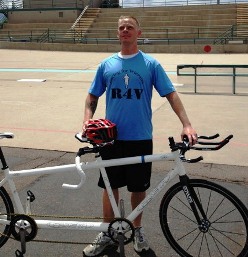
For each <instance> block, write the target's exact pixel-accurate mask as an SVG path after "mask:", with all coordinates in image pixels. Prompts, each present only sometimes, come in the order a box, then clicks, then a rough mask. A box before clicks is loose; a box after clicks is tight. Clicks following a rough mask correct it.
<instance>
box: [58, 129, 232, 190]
mask: <svg viewBox="0 0 248 257" xmlns="http://www.w3.org/2000/svg"><path fill="white" fill-rule="evenodd" d="M75 137H76V138H77V139H78V140H79V141H80V142H82V143H91V144H92V145H93V147H83V148H80V149H79V150H78V153H77V156H76V158H75V164H76V169H77V172H78V174H79V176H80V177H81V180H80V183H79V184H78V185H70V184H63V185H62V187H64V188H68V189H79V188H80V187H81V186H82V185H83V184H84V182H85V180H86V175H85V173H84V171H83V169H82V167H81V163H80V157H81V156H82V155H84V154H86V153H98V152H99V149H100V147H102V146H103V145H96V144H93V143H92V142H90V141H89V140H88V139H87V138H85V137H83V136H82V134H81V133H77V134H76V135H75ZM217 137H219V134H215V135H213V136H198V141H197V143H196V145H197V144H199V145H204V147H199V146H191V145H190V144H189V140H188V138H187V137H185V138H184V139H183V141H182V142H179V143H176V142H175V141H174V138H173V137H169V143H170V144H169V145H170V148H171V151H177V150H179V152H180V159H181V160H182V161H183V162H188V163H195V162H199V161H201V160H203V157H202V156H200V157H197V158H194V159H186V157H185V153H186V152H187V151H189V150H191V149H192V150H199V151H216V150H219V149H221V148H222V147H223V146H225V145H226V144H227V143H228V142H229V141H230V139H231V138H233V135H229V136H228V137H226V138H225V139H223V140H222V141H220V142H208V140H213V139H215V138H217ZM199 139H204V140H206V141H201V140H199ZM107 144H110V143H107ZM209 146H215V147H209Z"/></svg>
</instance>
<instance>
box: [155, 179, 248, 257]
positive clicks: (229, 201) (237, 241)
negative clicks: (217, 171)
mask: <svg viewBox="0 0 248 257" xmlns="http://www.w3.org/2000/svg"><path fill="white" fill-rule="evenodd" d="M190 184H191V186H192V188H193V189H194V191H195V193H196V195H197V197H198V199H199V201H200V203H201V205H202V207H203V209H204V211H205V214H206V216H207V221H206V220H204V222H206V223H207V229H204V230H203V229H201V227H200V226H199V225H198V223H197V221H196V218H195V216H194V213H193V211H192V210H191V207H190V205H189V203H188V201H187V198H186V196H185V193H184V192H183V190H182V185H181V184H180V183H177V184H175V185H174V186H172V187H171V188H170V189H169V190H168V192H167V193H166V194H165V195H164V197H163V199H162V201H161V205H160V210H159V214H160V224H161V228H162V230H163V233H164V235H165V237H166V239H167V241H168V242H169V244H170V245H171V246H172V247H173V249H174V250H175V251H176V252H177V253H178V254H179V255H180V256H184V257H234V256H235V257H245V256H248V235H247V233H248V211H247V209H246V207H245V205H244V204H243V203H242V202H241V201H240V200H239V199H238V198H237V197H236V196H235V195H234V194H233V193H231V192H230V191H228V190H227V189H225V188H223V187H222V186H220V185H218V184H215V183H213V182H210V181H206V180H201V179H190ZM202 220H203V218H202Z"/></svg>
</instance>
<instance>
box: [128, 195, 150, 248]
mask: <svg viewBox="0 0 248 257" xmlns="http://www.w3.org/2000/svg"><path fill="white" fill-rule="evenodd" d="M145 197H146V192H145V191H144V192H132V193H131V204H132V209H135V208H136V207H137V206H138V205H139V204H140V203H141V202H142V200H144V199H145ZM141 219H142V213H141V214H140V215H139V216H138V217H137V218H136V219H135V220H134V221H133V225H134V227H135V235H134V249H135V251H137V252H142V251H147V250H149V248H150V247H149V245H148V242H147V239H146V237H145V234H144V229H143V227H142V226H141Z"/></svg>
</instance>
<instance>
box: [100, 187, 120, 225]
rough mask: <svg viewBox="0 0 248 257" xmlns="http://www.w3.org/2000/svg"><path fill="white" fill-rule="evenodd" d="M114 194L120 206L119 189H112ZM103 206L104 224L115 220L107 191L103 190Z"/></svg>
mask: <svg viewBox="0 0 248 257" xmlns="http://www.w3.org/2000/svg"><path fill="white" fill-rule="evenodd" d="M112 190H113V194H114V197H115V201H116V203H117V204H118V202H119V190H118V189H112ZM102 206H103V221H104V222H111V221H112V220H113V219H114V212H113V209H112V206H111V203H110V200H109V197H108V193H107V190H106V189H104V190H103V196H102Z"/></svg>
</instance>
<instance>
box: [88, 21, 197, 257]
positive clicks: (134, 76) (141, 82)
mask: <svg viewBox="0 0 248 257" xmlns="http://www.w3.org/2000/svg"><path fill="white" fill-rule="evenodd" d="M117 36H118V38H119V40H120V44H121V51H120V52H119V53H116V54H114V55H112V56H110V57H109V58H107V59H105V60H104V61H103V62H102V63H101V64H100V66H99V67H98V70H97V73H96V76H95V79H94V81H93V83H92V85H91V87H90V89H89V94H88V96H87V98H86V102H85V113H84V125H83V131H84V130H85V128H86V127H87V122H88V121H89V120H90V119H92V117H93V115H94V113H95V110H96V108H97V102H98V98H99V97H100V96H101V95H102V94H103V93H104V92H106V118H107V119H108V120H111V121H112V122H114V123H115V124H116V125H117V129H118V138H117V141H116V142H115V143H114V145H113V146H106V147H103V149H102V151H101V152H100V154H101V157H102V158H103V159H112V158H121V157H131V156H137V155H148V154H152V121H151V120H152V110H151V98H152V89H153V87H154V88H155V89H156V90H157V92H158V93H159V94H160V96H162V97H166V98H167V100H168V101H169V103H170V105H171V107H172V109H173V110H174V112H175V113H176V115H177V116H178V117H179V119H180V121H181V123H182V125H183V130H182V136H183V135H186V136H187V137H188V138H189V141H190V143H191V144H194V143H195V142H196V140H197V135H196V131H195V130H194V129H193V128H192V126H191V124H190V121H189V119H188V117H187V114H186V111H185V109H184V107H183V104H182V102H181V100H180V98H179V96H178V94H177V93H176V92H175V89H174V87H173V85H172V83H171V81H170V80H169V78H168V77H167V75H166V73H165V71H164V70H163V68H162V66H161V65H160V64H159V63H158V62H157V61H156V60H155V59H153V58H152V57H151V56H149V55H147V54H145V53H143V52H141V51H139V49H138V44H137V40H138V38H139V37H140V36H141V30H140V26H139V22H138V21H137V19H136V18H135V17H131V16H121V17H120V18H119V21H118V34H117ZM106 170H107V173H108V176H109V179H110V184H111V187H112V189H113V193H114V196H115V199H116V200H117V202H118V199H119V193H118V188H120V187H123V186H127V189H128V191H130V192H131V206H132V209H134V208H135V207H136V206H137V205H138V204H139V203H140V202H141V201H142V200H143V199H144V198H145V196H146V190H147V189H148V188H149V186H150V177H151V163H146V164H135V165H127V166H121V167H111V168H107V169H106ZM98 185H99V186H100V187H102V188H103V216H104V222H110V221H111V220H112V219H113V218H114V217H113V210H112V207H111V205H110V202H109V199H108V196H107V192H106V189H105V186H104V183H103V181H102V178H101V177H100V179H99V183H98ZM141 220H142V214H141V215H139V216H138V217H137V218H136V219H135V220H134V221H133V225H134V227H135V238H134V249H135V250H136V251H137V252H142V251H144V250H145V251H146V250H148V249H149V245H148V242H147V240H146V238H145V235H144V230H143V228H142V226H141ZM111 245H113V242H112V240H111V239H110V238H109V237H108V235H107V234H105V233H103V232H101V233H100V234H99V235H98V236H97V238H96V239H95V241H94V242H93V243H92V244H90V245H88V246H87V247H86V248H85V249H84V254H85V255H86V256H96V255H99V254H100V253H102V252H103V251H104V249H106V248H107V247H109V246H111Z"/></svg>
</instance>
